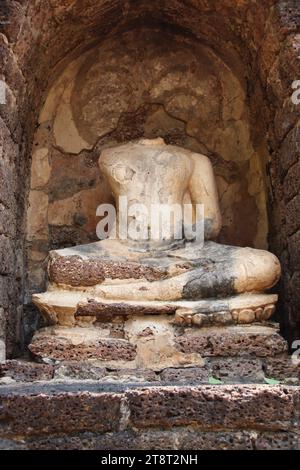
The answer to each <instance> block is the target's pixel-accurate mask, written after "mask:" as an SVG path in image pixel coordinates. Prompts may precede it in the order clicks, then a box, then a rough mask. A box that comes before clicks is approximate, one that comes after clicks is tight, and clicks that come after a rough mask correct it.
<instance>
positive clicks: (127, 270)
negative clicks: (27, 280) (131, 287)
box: [49, 256, 167, 287]
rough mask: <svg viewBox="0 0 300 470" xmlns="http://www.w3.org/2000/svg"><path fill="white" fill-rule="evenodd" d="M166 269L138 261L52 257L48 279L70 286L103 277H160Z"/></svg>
mask: <svg viewBox="0 0 300 470" xmlns="http://www.w3.org/2000/svg"><path fill="white" fill-rule="evenodd" d="M166 274H167V272H166V271H163V270H160V269H156V268H155V267H150V266H142V265H140V264H138V263H130V262H128V261H126V262H121V261H120V262H119V263H117V262H114V261H109V260H100V259H99V260H96V259H91V258H89V259H88V260H84V259H82V258H80V257H79V256H66V257H65V256H64V257H56V258H55V257H54V259H53V258H52V260H50V263H49V279H50V281H51V282H55V283H57V284H60V283H61V284H67V285H70V286H74V287H77V286H94V285H95V284H99V283H101V282H103V281H104V279H107V278H111V279H147V280H148V281H155V280H158V279H162V278H163V277H165V276H166Z"/></svg>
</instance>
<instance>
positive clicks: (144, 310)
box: [75, 300, 176, 321]
mask: <svg viewBox="0 0 300 470" xmlns="http://www.w3.org/2000/svg"><path fill="white" fill-rule="evenodd" d="M175 311H176V305H174V306H172V305H163V304H162V305H153V306H151V304H149V305H147V304H145V305H140V306H139V305H134V304H128V303H127V304H126V303H124V302H116V303H111V304H107V303H106V304H105V303H102V302H97V301H95V300H91V301H89V302H88V303H86V304H79V305H78V308H77V311H76V313H75V318H78V317H79V318H80V317H85V316H94V317H96V318H97V319H99V320H101V321H105V320H107V321H109V320H111V319H113V318H114V317H117V316H122V317H123V316H124V317H128V316H130V315H171V314H174V313H175Z"/></svg>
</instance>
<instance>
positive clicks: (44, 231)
mask: <svg viewBox="0 0 300 470" xmlns="http://www.w3.org/2000/svg"><path fill="white" fill-rule="evenodd" d="M47 210H48V196H47V194H45V193H44V192H43V191H31V192H30V195H29V206H28V211H27V239H28V240H30V241H31V240H45V239H47V237H48V227H47Z"/></svg>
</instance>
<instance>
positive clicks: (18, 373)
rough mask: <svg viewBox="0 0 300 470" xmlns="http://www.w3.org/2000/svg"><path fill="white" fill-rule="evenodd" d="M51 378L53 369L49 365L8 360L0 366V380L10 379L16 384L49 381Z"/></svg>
mask: <svg viewBox="0 0 300 470" xmlns="http://www.w3.org/2000/svg"><path fill="white" fill-rule="evenodd" d="M53 376H54V367H53V366H51V365H49V364H36V363H34V362H27V361H18V360H8V361H6V362H4V363H2V364H0V378H3V377H10V378H11V379H13V380H15V381H17V382H34V381H38V380H51V379H52V378H53Z"/></svg>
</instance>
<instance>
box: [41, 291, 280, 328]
mask: <svg viewBox="0 0 300 470" xmlns="http://www.w3.org/2000/svg"><path fill="white" fill-rule="evenodd" d="M277 299H278V297H277V295H275V294H243V295H237V296H233V297H227V298H223V299H209V300H207V299H204V300H197V301H189V300H180V301H128V300H127V301H126V300H120V301H114V300H108V299H103V298H101V297H100V296H97V295H96V294H95V292H92V291H88V290H87V289H86V290H82V291H79V290H64V289H58V288H52V289H50V290H48V291H47V292H46V293H44V294H35V295H34V296H33V301H34V303H35V304H36V305H37V306H38V307H39V309H40V311H41V312H42V313H43V315H44V317H45V319H46V321H47V323H48V324H52V325H55V324H60V325H62V326H76V325H82V323H83V322H84V323H90V324H93V323H95V322H97V321H101V322H106V321H113V320H114V319H118V318H122V319H124V320H126V319H129V318H131V317H136V316H141V315H143V316H145V315H169V316H170V319H171V320H172V321H173V322H174V324H177V325H194V326H195V327H202V326H209V325H219V326H221V325H233V324H248V323H256V322H264V321H266V320H269V319H270V317H271V316H272V314H273V313H274V311H275V305H276V302H277Z"/></svg>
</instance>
